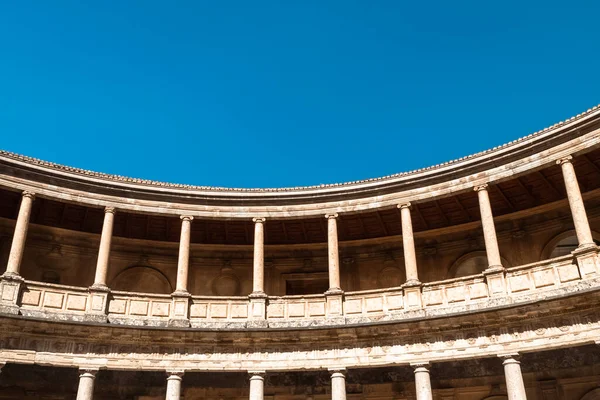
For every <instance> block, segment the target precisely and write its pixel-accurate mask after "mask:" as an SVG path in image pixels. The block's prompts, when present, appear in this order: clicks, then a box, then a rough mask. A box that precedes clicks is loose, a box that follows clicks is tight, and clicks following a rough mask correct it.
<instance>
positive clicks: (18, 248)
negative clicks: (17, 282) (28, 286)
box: [4, 191, 35, 277]
mask: <svg viewBox="0 0 600 400" xmlns="http://www.w3.org/2000/svg"><path fill="white" fill-rule="evenodd" d="M34 198H35V195H34V194H33V193H31V192H27V191H25V192H23V195H22V198H21V207H20V208H19V216H18V217H17V224H16V225H15V233H14V235H13V241H12V245H11V247H10V255H9V256H8V264H7V265H6V272H5V273H4V276H5V277H19V276H20V275H19V269H20V267H21V260H22V259H23V250H25V240H26V239H27V229H28V228H29V218H30V216H31V207H32V205H33V200H34Z"/></svg>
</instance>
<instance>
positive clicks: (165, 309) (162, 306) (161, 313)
mask: <svg viewBox="0 0 600 400" xmlns="http://www.w3.org/2000/svg"><path fill="white" fill-rule="evenodd" d="M170 308H171V304H170V303H162V302H154V303H152V316H153V317H168V316H169V310H170Z"/></svg>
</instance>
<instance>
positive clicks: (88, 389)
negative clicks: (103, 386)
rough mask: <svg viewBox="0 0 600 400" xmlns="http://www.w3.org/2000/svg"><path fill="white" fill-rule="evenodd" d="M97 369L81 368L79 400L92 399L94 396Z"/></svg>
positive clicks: (78, 390) (78, 389)
mask: <svg viewBox="0 0 600 400" xmlns="http://www.w3.org/2000/svg"><path fill="white" fill-rule="evenodd" d="M97 372H98V370H97V369H80V370H79V373H80V374H79V386H78V388H77V400H92V399H93V398H94V380H95V379H96V373H97Z"/></svg>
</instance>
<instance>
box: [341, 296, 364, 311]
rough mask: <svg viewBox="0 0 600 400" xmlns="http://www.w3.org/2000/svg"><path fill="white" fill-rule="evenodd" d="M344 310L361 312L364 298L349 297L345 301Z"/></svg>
mask: <svg viewBox="0 0 600 400" xmlns="http://www.w3.org/2000/svg"><path fill="white" fill-rule="evenodd" d="M344 311H345V312H346V314H360V313H362V300H361V299H349V300H346V301H345V302H344Z"/></svg>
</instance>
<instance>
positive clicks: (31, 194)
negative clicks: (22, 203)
mask: <svg viewBox="0 0 600 400" xmlns="http://www.w3.org/2000/svg"><path fill="white" fill-rule="evenodd" d="M21 195H22V196H23V197H28V198H30V199H31V200H33V199H35V193H33V192H31V191H29V190H24V191H23V193H21Z"/></svg>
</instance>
